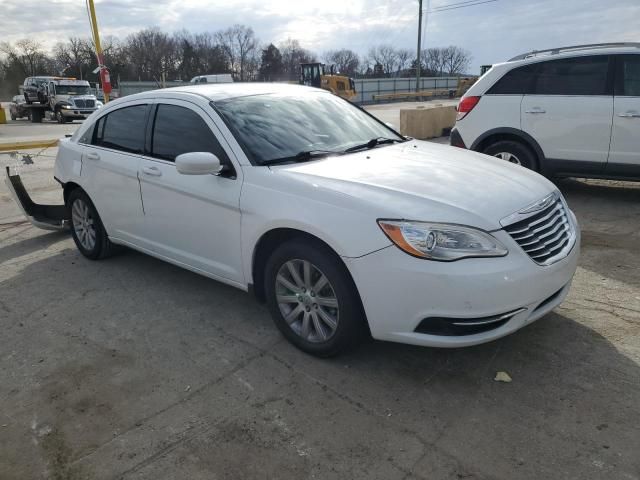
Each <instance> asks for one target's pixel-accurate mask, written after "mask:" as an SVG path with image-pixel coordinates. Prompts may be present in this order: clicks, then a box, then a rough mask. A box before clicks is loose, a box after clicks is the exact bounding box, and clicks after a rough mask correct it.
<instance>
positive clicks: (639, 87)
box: [616, 55, 640, 97]
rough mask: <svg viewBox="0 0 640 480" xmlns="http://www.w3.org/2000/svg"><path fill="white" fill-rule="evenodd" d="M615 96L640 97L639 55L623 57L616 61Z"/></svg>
mask: <svg viewBox="0 0 640 480" xmlns="http://www.w3.org/2000/svg"><path fill="white" fill-rule="evenodd" d="M618 63H619V65H620V66H619V67H618V72H619V73H618V76H619V77H620V78H619V80H618V88H617V89H616V94H617V95H626V96H629V97H640V55H624V56H621V57H620V58H619V60H618Z"/></svg>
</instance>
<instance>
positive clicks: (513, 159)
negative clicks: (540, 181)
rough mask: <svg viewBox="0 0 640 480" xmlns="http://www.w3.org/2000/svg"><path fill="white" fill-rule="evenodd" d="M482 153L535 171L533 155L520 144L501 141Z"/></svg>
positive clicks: (527, 148)
mask: <svg viewBox="0 0 640 480" xmlns="http://www.w3.org/2000/svg"><path fill="white" fill-rule="evenodd" d="M483 153H485V154H486V155H491V156H492V157H497V158H500V159H502V160H504V161H506V162H509V163H514V164H516V165H520V166H522V167H526V168H528V169H530V170H536V171H537V165H536V158H535V155H534V154H533V152H532V151H531V150H530V149H529V147H527V146H525V145H523V144H522V143H520V142H514V141H512V140H501V141H498V142H496V143H492V144H491V145H489V146H488V147H487V148H485V149H484V152H483Z"/></svg>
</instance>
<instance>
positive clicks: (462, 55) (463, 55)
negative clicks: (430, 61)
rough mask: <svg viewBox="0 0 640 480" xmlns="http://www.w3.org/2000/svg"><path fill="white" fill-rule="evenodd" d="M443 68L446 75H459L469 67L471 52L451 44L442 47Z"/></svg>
mask: <svg viewBox="0 0 640 480" xmlns="http://www.w3.org/2000/svg"><path fill="white" fill-rule="evenodd" d="M442 57H443V59H442V63H443V65H444V68H443V70H444V71H445V72H446V73H447V74H448V75H459V74H461V73H464V72H465V71H466V70H468V69H469V65H470V64H471V54H470V53H469V52H468V51H466V50H463V49H462V48H460V47H455V46H453V45H451V46H449V47H446V48H443V49H442Z"/></svg>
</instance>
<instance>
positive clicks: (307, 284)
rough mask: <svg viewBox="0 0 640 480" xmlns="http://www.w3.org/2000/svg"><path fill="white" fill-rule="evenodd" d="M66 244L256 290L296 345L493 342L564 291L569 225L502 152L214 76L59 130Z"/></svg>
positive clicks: (571, 268) (573, 226) (341, 103)
mask: <svg viewBox="0 0 640 480" xmlns="http://www.w3.org/2000/svg"><path fill="white" fill-rule="evenodd" d="M55 177H56V179H57V180H58V181H59V182H60V183H61V184H62V185H63V187H64V198H65V202H66V206H67V208H68V212H69V217H70V219H71V227H72V228H71V230H72V234H73V238H74V240H75V243H76V245H77V247H78V249H79V250H80V251H81V252H82V254H83V255H85V256H86V257H88V258H91V259H101V258H104V257H106V256H108V255H109V254H110V253H111V252H112V247H113V244H119V245H126V246H128V247H131V248H134V249H136V250H140V251H142V252H145V253H148V254H149V255H153V256H155V257H158V258H160V259H162V260H166V261H168V262H171V263H174V264H176V265H179V266H181V267H184V268H187V269H189V270H192V271H194V272H197V273H200V274H202V275H205V276H207V277H211V278H213V279H216V280H219V281H221V282H224V283H227V284H230V285H233V286H235V287H237V288H240V289H243V290H247V291H253V292H255V295H256V296H257V297H258V298H259V299H261V300H264V301H266V303H267V304H268V306H269V309H270V311H271V314H272V315H273V318H274V320H275V323H276V325H277V327H278V328H279V329H280V331H281V332H282V333H283V334H284V336H285V337H286V338H287V339H289V340H290V341H291V342H292V343H293V344H294V345H296V346H297V347H298V348H300V349H302V350H304V351H306V352H309V353H312V354H315V355H320V356H327V355H333V354H336V353H338V352H341V351H343V350H345V349H346V348H348V347H350V346H352V345H353V344H354V343H356V342H357V341H358V340H359V339H361V338H362V337H363V336H366V335H367V334H369V333H370V334H371V335H372V336H373V337H374V338H376V339H380V340H390V341H397V342H404V343H411V344H416V345H426V346H438V347H457V346H466V345H473V344H478V343H482V342H486V341H489V340H493V339H496V338H499V337H502V336H504V335H506V334H509V333H511V332H513V331H515V330H517V329H519V328H521V327H523V326H525V325H527V324H529V323H531V322H532V321H534V320H536V319H538V318H540V317H541V316H543V315H545V314H546V313H547V312H549V311H550V310H552V309H553V308H554V307H556V306H557V305H558V304H560V302H562V300H563V299H564V298H565V296H566V295H567V292H568V290H569V287H570V284H571V279H572V277H573V274H574V272H575V269H576V263H577V259H578V253H579V243H580V233H579V229H578V225H577V222H576V219H575V216H574V215H573V213H572V212H571V211H570V210H569V208H568V207H567V204H566V203H565V201H564V199H563V197H562V195H561V194H560V192H558V190H557V189H556V187H555V186H554V185H553V184H552V183H550V182H549V181H547V180H546V179H545V178H543V177H542V176H540V175H538V174H536V173H534V172H532V171H529V170H527V169H524V168H522V167H519V166H516V165H510V164H508V163H506V162H502V161H500V160H498V159H495V158H492V157H488V156H485V155H481V154H478V153H473V152H468V151H462V150H459V149H456V148H452V147H449V146H441V145H435V144H431V143H426V142H422V141H416V140H412V139H407V138H404V137H402V136H401V135H399V134H398V133H397V132H395V131H394V130H392V129H390V128H389V127H388V126H386V125H385V124H383V123H381V122H380V121H378V120H377V119H375V118H374V117H372V116H371V115H369V114H368V113H366V112H365V111H363V110H361V109H360V108H358V107H356V106H354V105H352V104H350V103H349V102H347V101H345V100H342V99H340V98H338V97H336V96H334V95H331V94H330V93H327V92H324V91H322V90H316V89H312V88H307V87H301V86H291V85H276V84H225V85H207V86H201V85H198V86H189V87H180V88H172V89H165V90H157V91H152V92H145V93H142V94H137V95H132V96H128V97H124V98H122V99H119V100H116V101H114V102H111V103H109V104H108V105H106V106H104V107H103V108H101V109H100V110H99V111H98V112H96V113H94V114H93V115H92V116H91V117H90V118H89V119H88V120H87V121H86V122H85V123H84V124H83V125H82V126H81V127H80V128H79V129H78V130H77V131H76V133H75V134H74V135H73V137H71V138H70V139H66V140H64V141H62V142H61V144H60V148H59V152H58V157H57V159H56V164H55Z"/></svg>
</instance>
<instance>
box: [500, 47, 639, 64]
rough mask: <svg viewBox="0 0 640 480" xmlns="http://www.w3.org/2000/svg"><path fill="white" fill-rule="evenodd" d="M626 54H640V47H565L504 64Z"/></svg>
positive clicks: (529, 54) (520, 57)
mask: <svg viewBox="0 0 640 480" xmlns="http://www.w3.org/2000/svg"><path fill="white" fill-rule="evenodd" d="M624 54H640V47H638V46H635V45H629V46H619V47H601V48H598V47H597V46H594V47H590V48H571V47H565V49H564V50H563V49H558V50H555V51H554V50H543V51H539V52H537V51H535V50H534V51H532V52H528V53H524V54H522V55H518V56H517V57H514V58H512V59H510V60H508V61H506V62H502V63H507V64H510V65H513V64H526V63H534V62H541V61H545V60H556V59H560V58H575V57H591V56H595V55H624ZM496 65H498V64H496Z"/></svg>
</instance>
